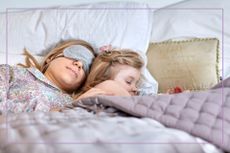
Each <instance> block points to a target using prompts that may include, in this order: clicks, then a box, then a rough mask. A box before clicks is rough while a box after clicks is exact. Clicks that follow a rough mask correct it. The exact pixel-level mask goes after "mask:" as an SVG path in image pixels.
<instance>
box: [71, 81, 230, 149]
mask: <svg viewBox="0 0 230 153" xmlns="http://www.w3.org/2000/svg"><path fill="white" fill-rule="evenodd" d="M222 87H223V88H222ZM95 102H96V103H98V104H102V105H104V106H110V107H114V108H116V109H118V110H121V111H124V112H126V113H128V114H130V115H133V116H136V117H149V118H152V119H154V120H157V121H159V122H160V123H162V124H164V125H165V126H167V127H170V128H176V129H180V130H183V131H186V132H188V133H190V134H192V135H194V136H198V137H201V138H203V139H205V140H207V141H209V142H210V143H213V144H215V145H217V146H218V147H220V148H222V149H223V150H225V151H230V117H229V116H228V114H229V112H230V78H227V79H226V80H224V81H222V82H221V83H219V84H217V85H216V86H214V87H213V88H212V89H210V90H206V91H200V92H189V93H180V94H172V95H169V94H164V95H155V96H132V97H115V96H98V97H90V98H86V99H82V100H80V101H76V102H75V103H74V104H73V105H75V106H79V104H80V105H84V104H85V105H89V104H91V105H92V104H95Z"/></svg>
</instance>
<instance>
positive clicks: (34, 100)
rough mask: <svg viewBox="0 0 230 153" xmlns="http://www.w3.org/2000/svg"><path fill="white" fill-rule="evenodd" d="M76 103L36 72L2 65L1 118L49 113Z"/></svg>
mask: <svg viewBox="0 0 230 153" xmlns="http://www.w3.org/2000/svg"><path fill="white" fill-rule="evenodd" d="M72 100H73V99H72V98H71V97H70V96H69V95H68V94H66V93H63V92H62V91H61V90H60V89H59V88H58V87H57V86H55V85H54V84H52V83H51V82H50V81H49V80H48V79H47V78H46V77H45V76H44V75H43V73H41V72H40V71H39V70H38V69H36V68H23V67H17V66H9V65H6V64H3V65H0V114H6V113H7V112H8V113H20V112H32V111H49V110H50V109H51V108H56V107H62V106H64V105H66V104H70V103H72Z"/></svg>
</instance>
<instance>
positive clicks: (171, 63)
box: [147, 38, 219, 93]
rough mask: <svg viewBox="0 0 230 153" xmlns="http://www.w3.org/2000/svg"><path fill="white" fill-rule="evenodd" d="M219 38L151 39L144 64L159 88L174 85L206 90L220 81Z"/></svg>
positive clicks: (163, 90) (167, 87)
mask: <svg viewBox="0 0 230 153" xmlns="http://www.w3.org/2000/svg"><path fill="white" fill-rule="evenodd" d="M218 46H219V41H218V39H216V38H206V39H199V38H194V39H191V40H184V41H164V42H160V43H150V45H149V48H148V51H147V58H148V63H147V68H148V70H149V71H150V73H151V74H152V75H153V77H154V78H155V79H156V80H157V81H158V83H159V92H160V93H164V92H167V90H168V89H172V88H174V87H176V86H179V87H181V88H182V89H184V90H185V89H186V90H205V89H208V88H210V87H212V86H214V85H215V84H216V83H218V82H219V70H218V61H219V59H218V58H219V51H218Z"/></svg>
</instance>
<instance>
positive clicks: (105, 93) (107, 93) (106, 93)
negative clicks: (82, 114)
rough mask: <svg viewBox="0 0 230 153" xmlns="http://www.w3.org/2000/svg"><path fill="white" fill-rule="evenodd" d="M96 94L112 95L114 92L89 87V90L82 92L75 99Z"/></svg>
mask: <svg viewBox="0 0 230 153" xmlns="http://www.w3.org/2000/svg"><path fill="white" fill-rule="evenodd" d="M98 95H108V96H113V95H114V94H113V93H110V92H108V91H104V90H102V89H100V88H91V89H90V90H88V91H87V92H85V93H84V94H82V95H81V96H80V97H78V98H77V100H79V99H82V98H87V97H93V96H98Z"/></svg>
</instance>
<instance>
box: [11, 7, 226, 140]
mask: <svg viewBox="0 0 230 153" xmlns="http://www.w3.org/2000/svg"><path fill="white" fill-rule="evenodd" d="M67 9H68V10H76V9H78V10H102V9H104V10H155V9H159V10H221V14H222V76H224V58H223V57H224V9H223V8H151V7H150V8H114V7H111V8H104V7H102V8H100V7H98V8H82V7H74V8H42V7H41V8H39V7H38V8H6V64H8V39H9V38H8V13H10V12H9V11H10V10H15V11H12V12H23V11H29V10H67ZM223 93H224V89H223V83H222V105H223V100H224V95H223ZM7 106H8V105H7ZM6 109H7V110H8V107H6ZM221 112H222V113H221V114H222V117H223V118H224V110H223V109H222V111H221ZM223 133H224V124H223V121H222V143H224V134H223ZM8 134H9V131H8V113H7V114H6V135H7V142H8V143H9V137H8V136H9V135H8ZM103 143H104V144H209V143H208V142H207V143H193V142H184V143H182V142H175V143H162V142H159V143H158V142H154V143H151V142H146V143H143V142H133V143H129V142H108V143H105V142H103ZM10 144H95V142H81V143H79V142H44V143H40V142H25V143H20V142H16V143H15V142H11V143H10Z"/></svg>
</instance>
